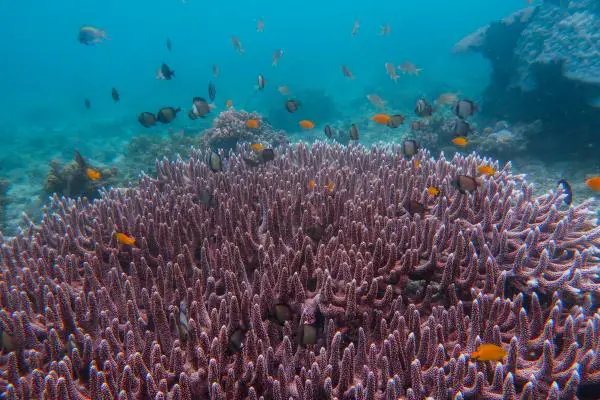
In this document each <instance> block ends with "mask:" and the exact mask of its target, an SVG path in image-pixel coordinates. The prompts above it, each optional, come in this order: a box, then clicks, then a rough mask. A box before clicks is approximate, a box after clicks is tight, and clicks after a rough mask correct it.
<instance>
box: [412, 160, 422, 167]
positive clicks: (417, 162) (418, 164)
mask: <svg viewBox="0 0 600 400" xmlns="http://www.w3.org/2000/svg"><path fill="white" fill-rule="evenodd" d="M413 165H414V166H415V168H421V162H420V161H419V160H415V162H414V163H413Z"/></svg>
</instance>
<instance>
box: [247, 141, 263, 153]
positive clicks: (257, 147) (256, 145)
mask: <svg viewBox="0 0 600 400" xmlns="http://www.w3.org/2000/svg"><path fill="white" fill-rule="evenodd" d="M250 147H252V150H254V151H256V152H261V151H263V150H264V149H265V146H263V145H262V144H261V143H252V144H251V145H250Z"/></svg>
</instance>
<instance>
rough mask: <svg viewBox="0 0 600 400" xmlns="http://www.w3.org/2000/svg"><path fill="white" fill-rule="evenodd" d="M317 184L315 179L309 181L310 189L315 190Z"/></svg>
mask: <svg viewBox="0 0 600 400" xmlns="http://www.w3.org/2000/svg"><path fill="white" fill-rule="evenodd" d="M315 185H316V183H315V180H314V179H311V180H309V181H308V188H309V189H310V190H313V189H314V188H315Z"/></svg>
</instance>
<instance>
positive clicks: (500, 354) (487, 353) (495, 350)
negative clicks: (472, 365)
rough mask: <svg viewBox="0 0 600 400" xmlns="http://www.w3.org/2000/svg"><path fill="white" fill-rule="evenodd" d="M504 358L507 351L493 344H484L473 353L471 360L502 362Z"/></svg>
mask: <svg viewBox="0 0 600 400" xmlns="http://www.w3.org/2000/svg"><path fill="white" fill-rule="evenodd" d="M504 357H506V351H504V349H503V348H502V347H500V346H497V345H495V344H492V343H482V344H480V345H479V346H478V347H477V351H474V352H473V353H471V359H472V360H477V361H502V359H503V358H504Z"/></svg>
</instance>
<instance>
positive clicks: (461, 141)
mask: <svg viewBox="0 0 600 400" xmlns="http://www.w3.org/2000/svg"><path fill="white" fill-rule="evenodd" d="M452 143H454V144H455V145H457V146H458V147H466V146H467V145H468V144H469V141H468V140H467V138H465V137H462V136H459V137H455V138H454V139H452Z"/></svg>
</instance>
